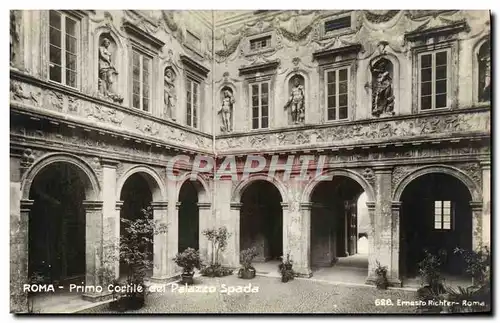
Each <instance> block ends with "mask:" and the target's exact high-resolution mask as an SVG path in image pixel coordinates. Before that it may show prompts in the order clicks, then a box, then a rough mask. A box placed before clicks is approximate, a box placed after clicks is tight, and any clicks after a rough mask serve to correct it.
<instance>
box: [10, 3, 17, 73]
mask: <svg viewBox="0 0 500 323" xmlns="http://www.w3.org/2000/svg"><path fill="white" fill-rule="evenodd" d="M18 26H19V23H18V21H17V17H16V11H15V10H11V11H10V65H14V62H15V59H16V52H18V47H19V28H18Z"/></svg>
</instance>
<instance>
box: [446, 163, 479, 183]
mask: <svg viewBox="0 0 500 323" xmlns="http://www.w3.org/2000/svg"><path fill="white" fill-rule="evenodd" d="M453 166H455V167H457V168H459V169H460V170H462V171H463V172H465V173H466V174H467V175H468V176H469V177H470V178H471V179H472V180H473V181H474V183H476V184H477V185H478V187H481V186H482V182H483V181H482V178H483V176H482V171H481V165H479V163H473V162H472V163H460V164H454V165H453Z"/></svg>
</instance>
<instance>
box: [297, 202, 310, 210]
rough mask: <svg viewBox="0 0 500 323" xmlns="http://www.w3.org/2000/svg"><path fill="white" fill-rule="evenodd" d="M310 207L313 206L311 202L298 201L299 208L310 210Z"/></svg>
mask: <svg viewBox="0 0 500 323" xmlns="http://www.w3.org/2000/svg"><path fill="white" fill-rule="evenodd" d="M312 207H313V203H311V202H303V203H300V209H301V210H311V209H312Z"/></svg>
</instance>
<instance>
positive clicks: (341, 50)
mask: <svg viewBox="0 0 500 323" xmlns="http://www.w3.org/2000/svg"><path fill="white" fill-rule="evenodd" d="M361 48H362V46H361V44H354V45H348V46H342V47H338V48H331V49H325V50H319V51H316V52H314V53H313V54H312V56H313V59H315V60H319V59H326V58H330V57H335V56H337V55H347V54H352V53H358V52H359V51H360V50H361Z"/></svg>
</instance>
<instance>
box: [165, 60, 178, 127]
mask: <svg viewBox="0 0 500 323" xmlns="http://www.w3.org/2000/svg"><path fill="white" fill-rule="evenodd" d="M175 80H176V75H175V72H174V70H173V69H172V68H171V67H167V68H166V69H165V73H164V85H163V95H164V96H163V109H164V110H163V114H164V116H165V118H167V119H171V120H174V121H175V115H176V113H175V110H176V106H177V93H176V88H175Z"/></svg>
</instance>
